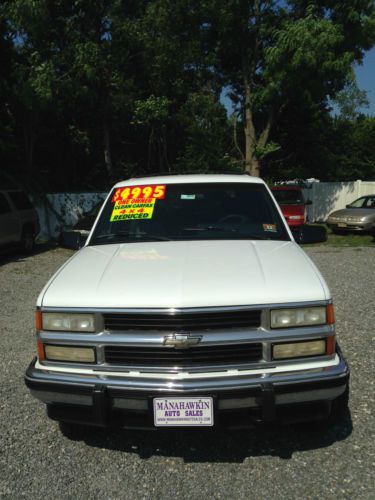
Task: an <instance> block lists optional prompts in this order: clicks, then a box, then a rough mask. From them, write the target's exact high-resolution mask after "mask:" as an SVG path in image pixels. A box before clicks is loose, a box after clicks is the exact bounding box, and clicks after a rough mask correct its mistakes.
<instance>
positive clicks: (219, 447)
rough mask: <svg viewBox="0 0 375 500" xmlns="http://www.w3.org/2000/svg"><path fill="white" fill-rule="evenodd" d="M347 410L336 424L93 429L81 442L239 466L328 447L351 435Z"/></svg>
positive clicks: (148, 455) (146, 454)
mask: <svg viewBox="0 0 375 500" xmlns="http://www.w3.org/2000/svg"><path fill="white" fill-rule="evenodd" d="M352 430H353V426H352V420H351V416H350V412H349V411H348V413H347V414H346V415H345V417H344V418H343V419H342V420H341V421H340V423H339V424H336V425H332V426H330V427H328V426H327V424H326V423H323V422H321V423H319V422H314V423H304V424H299V425H289V426H281V425H272V426H259V427H255V428H252V429H247V430H241V431H221V432H220V431H218V430H212V431H209V430H206V429H204V430H201V429H200V430H198V429H194V430H192V429H184V430H182V429H181V430H171V429H170V430H168V431H164V430H158V431H129V430H120V431H114V430H113V431H112V430H101V429H99V430H95V431H94V432H92V431H91V430H90V432H88V434H87V435H86V436H85V437H84V438H83V440H84V442H85V443H86V444H87V445H89V446H92V447H96V448H101V449H108V450H116V451H123V452H126V453H135V454H137V455H138V456H139V457H140V458H142V459H149V458H151V457H153V456H162V457H175V458H182V459H183V460H184V462H186V463H201V462H212V463H222V462H223V463H242V462H243V461H244V460H245V459H246V458H248V457H259V456H275V457H279V458H283V459H290V458H292V456H293V453H295V452H299V451H308V450H315V449H319V448H327V447H329V446H331V445H332V444H334V443H336V442H338V441H343V440H345V439H346V438H348V437H349V436H350V434H351V433H352Z"/></svg>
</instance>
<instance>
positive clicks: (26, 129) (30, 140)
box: [23, 110, 36, 171]
mask: <svg viewBox="0 0 375 500" xmlns="http://www.w3.org/2000/svg"><path fill="white" fill-rule="evenodd" d="M35 129H36V114H35V112H34V111H32V110H30V111H28V112H26V114H25V115H24V117H23V137H24V145H25V160H26V165H27V169H28V170H29V171H30V170H33V167H34V145H35Z"/></svg>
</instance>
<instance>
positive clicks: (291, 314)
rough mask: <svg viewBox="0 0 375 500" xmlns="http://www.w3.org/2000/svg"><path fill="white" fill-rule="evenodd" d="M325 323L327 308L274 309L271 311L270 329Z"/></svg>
mask: <svg viewBox="0 0 375 500" xmlns="http://www.w3.org/2000/svg"><path fill="white" fill-rule="evenodd" d="M328 307H330V306H328ZM325 323H327V308H326V307H325V306H319V307H303V308H295V309H274V310H272V311H271V328H293V327H295V326H312V325H324V324H325Z"/></svg>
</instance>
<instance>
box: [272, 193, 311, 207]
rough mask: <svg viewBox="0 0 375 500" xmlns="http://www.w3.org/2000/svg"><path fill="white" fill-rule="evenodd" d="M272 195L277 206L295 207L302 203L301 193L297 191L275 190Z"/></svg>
mask: <svg viewBox="0 0 375 500" xmlns="http://www.w3.org/2000/svg"><path fill="white" fill-rule="evenodd" d="M272 194H273V195H274V197H275V198H276V200H277V202H278V203H279V205H296V204H301V203H304V199H303V195H302V191H300V190H299V189H275V190H272Z"/></svg>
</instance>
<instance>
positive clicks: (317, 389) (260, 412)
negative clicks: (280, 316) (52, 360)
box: [25, 350, 349, 428]
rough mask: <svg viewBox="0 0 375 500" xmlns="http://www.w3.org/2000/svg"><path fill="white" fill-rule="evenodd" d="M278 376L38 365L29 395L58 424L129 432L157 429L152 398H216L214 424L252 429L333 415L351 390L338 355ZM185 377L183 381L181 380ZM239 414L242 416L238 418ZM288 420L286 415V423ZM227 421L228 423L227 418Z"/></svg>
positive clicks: (29, 378)
mask: <svg viewBox="0 0 375 500" xmlns="http://www.w3.org/2000/svg"><path fill="white" fill-rule="evenodd" d="M285 368H286V369H285V371H278V372H276V371H275V373H272V372H271V373H270V372H269V370H268V373H262V372H260V371H259V370H257V371H255V370H254V372H256V373H252V372H251V373H250V374H249V373H248V372H247V373H246V374H241V371H238V372H237V373H236V370H231V371H230V372H228V373H227V374H224V375H223V376H215V374H208V373H207V374H204V375H202V374H200V375H191V376H189V375H188V374H186V373H185V374H174V375H169V376H167V375H164V376H163V375H162V374H160V375H153V376H152V377H150V376H149V377H147V376H144V377H142V375H141V374H138V375H137V376H130V375H129V374H116V375H115V374H108V375H106V374H103V373H100V374H87V373H86V374H78V373H74V374H73V373H70V374H67V373H63V372H58V371H51V369H50V368H47V367H45V368H44V367H37V366H36V360H34V361H33V362H32V363H31V364H30V366H29V368H28V370H27V372H26V376H25V382H26V385H27V386H28V388H29V389H30V391H31V394H32V395H33V396H34V397H36V398H37V399H39V400H41V401H43V402H44V403H46V404H47V406H48V414H49V416H50V417H51V418H53V419H55V420H61V421H68V422H78V423H84V424H90V425H97V426H102V427H106V426H110V425H119V426H121V427H125V428H127V427H129V428H130V427H131V428H149V427H153V423H152V422H153V418H152V410H151V403H152V398H153V397H168V396H176V395H177V396H188V395H195V396H197V395H198V396H212V397H213V398H214V400H215V413H216V415H215V425H217V424H218V423H219V422H221V423H223V422H225V421H228V418H225V417H228V415H229V421H230V422H231V423H232V424H233V423H235V422H236V420H237V416H239V418H240V419H241V421H243V420H245V422H248V423H249V424H251V423H252V422H254V420H256V421H272V420H275V419H278V420H286V421H299V420H304V419H305V416H304V413H303V412H302V418H299V415H300V413H301V412H299V411H296V410H301V409H303V408H304V407H305V408H307V410H308V411H307V417H308V418H307V419H311V418H314V412H313V410H312V409H311V408H310V407H311V405H313V406H316V407H317V409H318V412H317V414H318V415H319V416H320V414H321V410H322V408H323V409H324V410H325V411H328V412H329V409H330V404H331V402H332V401H333V400H335V399H337V398H338V397H340V396H341V395H342V394H343V393H344V392H345V390H346V389H347V385H348V380H349V368H348V365H347V363H346V361H345V359H344V358H343V356H342V354H341V352H340V351H339V350H338V352H337V355H336V358H335V361H334V364H332V363H331V364H330V365H328V366H327V365H326V366H320V367H317V366H316V363H310V365H309V364H306V365H304V368H303V369H298V370H295V369H294V371H288V370H287V367H285ZM182 375H185V376H182ZM237 414H238V415H237ZM285 415H287V417H286V418H284V417H285ZM223 417H224V418H223Z"/></svg>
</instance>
